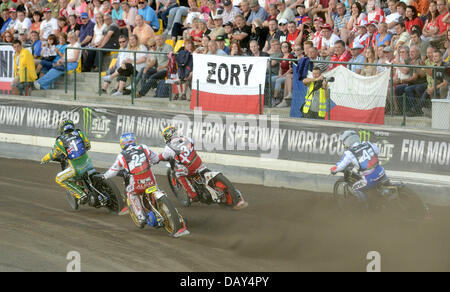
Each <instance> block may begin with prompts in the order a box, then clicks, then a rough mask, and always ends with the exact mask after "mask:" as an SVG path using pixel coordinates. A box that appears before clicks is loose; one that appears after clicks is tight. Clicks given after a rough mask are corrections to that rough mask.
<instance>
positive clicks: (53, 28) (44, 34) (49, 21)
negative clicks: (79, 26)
mask: <svg viewBox="0 0 450 292" xmlns="http://www.w3.org/2000/svg"><path fill="white" fill-rule="evenodd" d="M58 30H59V27H58V21H57V20H56V18H53V17H52V10H51V9H50V8H45V9H44V20H43V21H42V22H41V27H40V33H39V34H40V38H41V40H47V38H48V36H49V35H51V34H54V35H57V34H58Z"/></svg>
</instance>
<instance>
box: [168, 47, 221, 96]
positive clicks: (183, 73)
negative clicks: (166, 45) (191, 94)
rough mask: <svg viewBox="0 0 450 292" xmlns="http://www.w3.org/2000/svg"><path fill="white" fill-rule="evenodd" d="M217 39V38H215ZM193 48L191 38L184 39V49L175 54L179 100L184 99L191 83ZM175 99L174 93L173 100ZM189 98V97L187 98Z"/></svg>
mask: <svg viewBox="0 0 450 292" xmlns="http://www.w3.org/2000/svg"><path fill="white" fill-rule="evenodd" d="M216 41H218V40H216ZM194 50H195V46H194V42H193V41H192V40H191V39H188V40H185V41H184V49H183V50H181V51H180V52H179V53H178V55H177V57H176V58H177V66H178V78H179V79H180V85H181V96H180V100H186V93H187V90H188V87H189V85H190V84H191V83H192V69H193V59H192V53H193V52H194ZM176 99H177V95H175V97H174V100H176ZM188 100H190V98H188Z"/></svg>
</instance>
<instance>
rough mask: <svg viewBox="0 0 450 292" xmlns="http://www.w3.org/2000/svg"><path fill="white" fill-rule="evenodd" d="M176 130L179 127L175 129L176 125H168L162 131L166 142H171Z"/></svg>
mask: <svg viewBox="0 0 450 292" xmlns="http://www.w3.org/2000/svg"><path fill="white" fill-rule="evenodd" d="M176 132H177V129H175V127H174V126H168V127H166V128H165V129H164V130H163V131H162V133H161V136H163V138H164V141H166V143H169V142H170V140H171V139H172V137H173V135H175V133H176Z"/></svg>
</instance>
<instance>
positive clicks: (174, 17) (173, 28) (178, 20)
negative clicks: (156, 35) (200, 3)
mask: <svg viewBox="0 0 450 292" xmlns="http://www.w3.org/2000/svg"><path fill="white" fill-rule="evenodd" d="M195 8H197V2H196V1H195V0H187V1H186V2H185V3H181V2H180V6H179V7H175V8H173V9H171V10H170V12H169V18H168V21H167V30H166V31H165V32H164V34H169V35H170V36H172V40H173V41H174V43H175V42H176V40H177V37H178V36H179V35H181V34H182V29H183V24H182V23H183V20H182V18H183V16H187V15H188V13H189V9H195Z"/></svg>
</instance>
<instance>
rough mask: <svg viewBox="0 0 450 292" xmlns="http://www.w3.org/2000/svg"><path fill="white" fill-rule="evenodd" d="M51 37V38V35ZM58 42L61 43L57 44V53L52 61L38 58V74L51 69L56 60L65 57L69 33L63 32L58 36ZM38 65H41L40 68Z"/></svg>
mask: <svg viewBox="0 0 450 292" xmlns="http://www.w3.org/2000/svg"><path fill="white" fill-rule="evenodd" d="M49 39H50V36H49ZM58 42H59V43H58V45H56V48H55V52H56V54H57V55H56V57H55V58H54V59H53V60H52V61H51V62H49V61H45V60H38V65H37V67H36V73H37V74H39V73H41V74H43V73H47V72H48V71H49V70H50V69H52V67H53V64H55V63H56V62H58V61H59V59H61V58H62V57H64V53H65V52H66V48H67V35H66V34H65V33H61V34H60V35H59V37H58ZM35 62H36V60H35ZM38 67H40V68H38ZM38 72H39V73H38ZM41 77H42V76H41Z"/></svg>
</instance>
